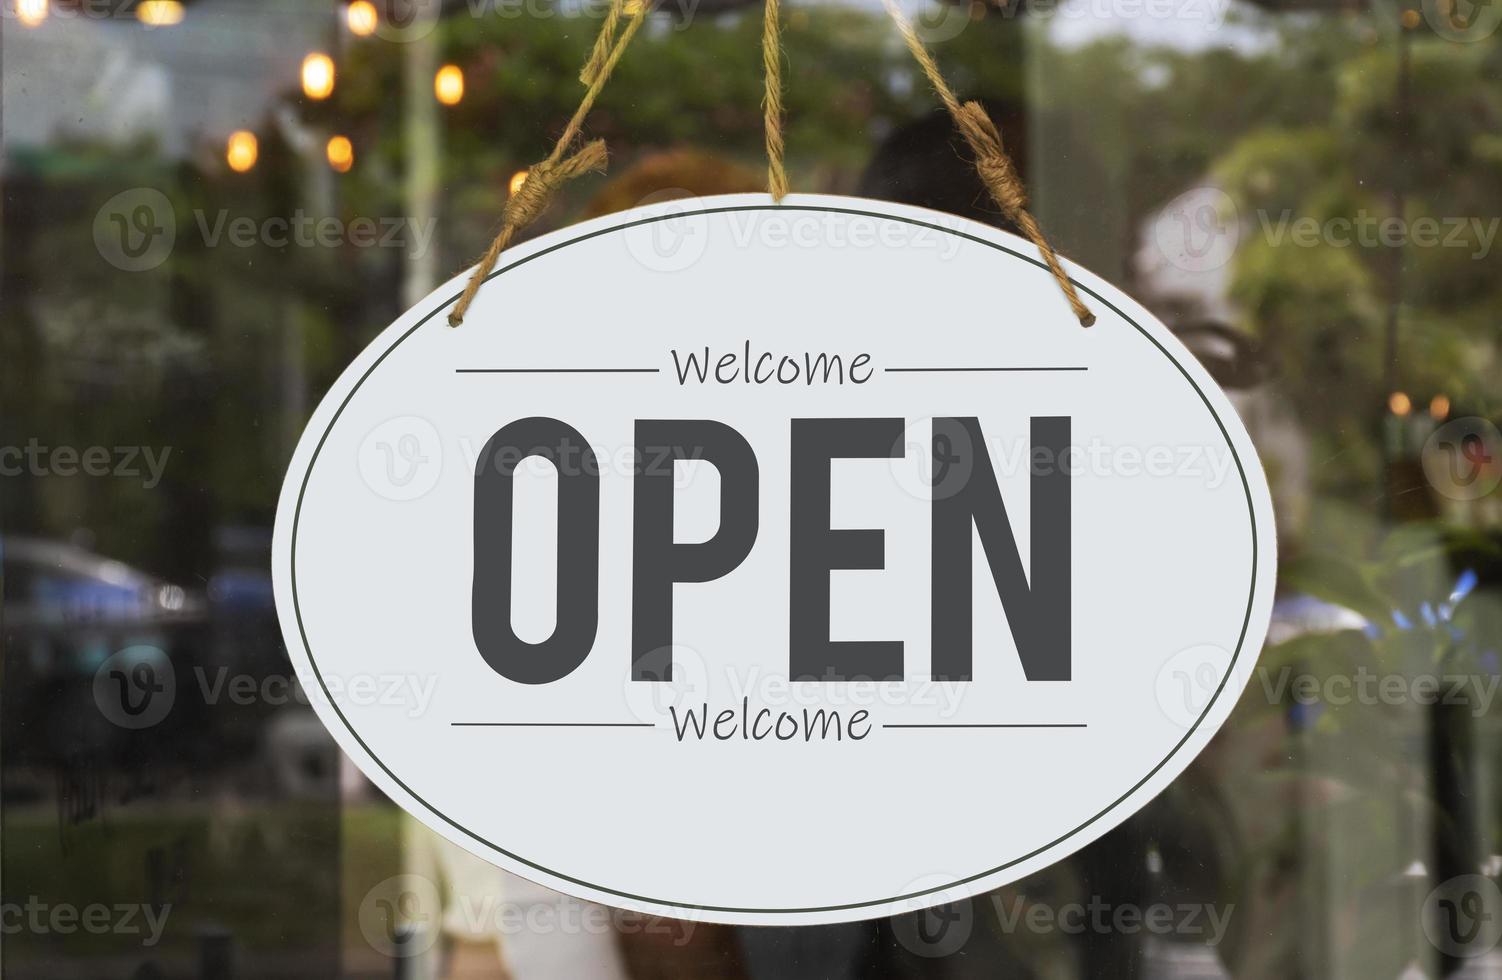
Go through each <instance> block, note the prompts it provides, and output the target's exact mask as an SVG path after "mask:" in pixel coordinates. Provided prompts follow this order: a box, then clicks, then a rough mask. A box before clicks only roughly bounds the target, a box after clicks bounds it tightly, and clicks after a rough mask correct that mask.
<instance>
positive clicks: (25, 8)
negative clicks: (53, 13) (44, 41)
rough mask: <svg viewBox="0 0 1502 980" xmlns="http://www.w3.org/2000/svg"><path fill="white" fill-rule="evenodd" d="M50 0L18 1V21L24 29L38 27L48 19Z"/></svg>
mask: <svg viewBox="0 0 1502 980" xmlns="http://www.w3.org/2000/svg"><path fill="white" fill-rule="evenodd" d="M47 12H48V0H16V20H19V21H20V22H21V26H23V27H37V26H39V25H40V24H41V23H42V21H44V20H46V19H47Z"/></svg>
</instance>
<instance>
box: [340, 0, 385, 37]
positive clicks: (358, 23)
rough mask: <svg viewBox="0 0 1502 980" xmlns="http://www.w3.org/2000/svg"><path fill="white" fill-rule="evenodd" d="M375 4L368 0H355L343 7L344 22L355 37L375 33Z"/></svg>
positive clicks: (376, 15)
mask: <svg viewBox="0 0 1502 980" xmlns="http://www.w3.org/2000/svg"><path fill="white" fill-rule="evenodd" d="M378 16H379V15H378V14H377V13H376V8H375V4H373V3H371V2H370V0H355V2H354V3H352V4H350V5H349V6H348V7H345V8H344V23H345V25H346V26H348V27H349V32H350V33H351V34H353V35H355V37H369V36H370V35H372V34H374V33H375V29H376V22H377V19H378Z"/></svg>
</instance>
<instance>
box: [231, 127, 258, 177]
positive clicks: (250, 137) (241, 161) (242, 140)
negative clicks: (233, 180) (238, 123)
mask: <svg viewBox="0 0 1502 980" xmlns="http://www.w3.org/2000/svg"><path fill="white" fill-rule="evenodd" d="M260 155H261V147H260V144H259V143H258V142H257V141H256V134H255V133H252V132H250V131H248V130H244V129H237V130H235V131H234V132H233V133H230V134H229V142H228V144H226V146H225V150H224V160H225V162H226V163H228V164H229V168H230V169H231V170H233V171H234V172H235V173H239V174H243V173H245V172H246V171H247V170H249V169H250V168H251V167H254V166H255V165H256V158H257V157H258V156H260Z"/></svg>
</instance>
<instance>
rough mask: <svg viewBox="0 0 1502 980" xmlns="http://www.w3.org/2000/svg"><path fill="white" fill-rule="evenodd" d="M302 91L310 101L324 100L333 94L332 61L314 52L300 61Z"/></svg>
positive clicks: (322, 54) (324, 55)
mask: <svg viewBox="0 0 1502 980" xmlns="http://www.w3.org/2000/svg"><path fill="white" fill-rule="evenodd" d="M302 90H303V94H304V95H306V96H307V97H308V98H310V99H326V98H328V97H329V96H330V95H332V94H333V92H334V59H333V58H330V57H329V56H328V55H326V54H324V53H323V52H321V51H314V52H313V53H312V54H310V55H308V56H307V57H306V58H304V59H303V60H302Z"/></svg>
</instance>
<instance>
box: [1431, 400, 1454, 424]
mask: <svg viewBox="0 0 1502 980" xmlns="http://www.w3.org/2000/svg"><path fill="white" fill-rule="evenodd" d="M1429 414H1430V415H1432V416H1434V419H1435V421H1437V422H1443V421H1444V420H1445V418H1446V417H1447V416H1449V414H1450V399H1449V397H1448V396H1446V395H1435V396H1434V397H1433V398H1431V399H1429Z"/></svg>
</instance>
